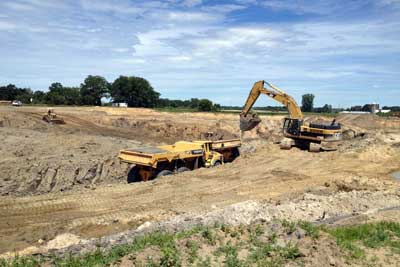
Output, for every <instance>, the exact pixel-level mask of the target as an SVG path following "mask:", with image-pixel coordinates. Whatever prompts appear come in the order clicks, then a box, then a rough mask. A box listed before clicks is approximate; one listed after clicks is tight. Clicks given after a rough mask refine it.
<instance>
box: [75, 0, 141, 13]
mask: <svg viewBox="0 0 400 267" xmlns="http://www.w3.org/2000/svg"><path fill="white" fill-rule="evenodd" d="M80 2H81V5H82V7H83V8H84V9H85V10H87V11H100V12H115V13H122V14H140V13H143V12H144V9H143V8H141V7H138V6H133V5H131V4H130V3H129V2H127V1H123V0H121V1H115V0H113V1H101V0H81V1H80Z"/></svg>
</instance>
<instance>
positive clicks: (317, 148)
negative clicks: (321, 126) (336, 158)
mask: <svg viewBox="0 0 400 267" xmlns="http://www.w3.org/2000/svg"><path fill="white" fill-rule="evenodd" d="M320 150H321V145H320V144H316V143H310V147H309V151H310V152H315V153H317V152H319V151H320Z"/></svg>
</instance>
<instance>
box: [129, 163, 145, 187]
mask: <svg viewBox="0 0 400 267" xmlns="http://www.w3.org/2000/svg"><path fill="white" fill-rule="evenodd" d="M141 181H142V178H141V177H140V176H139V170H138V168H137V167H136V166H133V167H132V168H130V170H129V171H128V178H127V182H128V184H130V183H137V182H141Z"/></svg>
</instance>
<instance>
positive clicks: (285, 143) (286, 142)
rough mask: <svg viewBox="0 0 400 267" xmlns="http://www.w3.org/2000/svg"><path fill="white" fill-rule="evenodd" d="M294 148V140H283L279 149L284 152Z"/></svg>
mask: <svg viewBox="0 0 400 267" xmlns="http://www.w3.org/2000/svg"><path fill="white" fill-rule="evenodd" d="M292 146H293V140H292V139H289V138H283V139H282V141H281V143H280V145H279V147H280V148H281V149H283V150H289V149H291V148H292Z"/></svg>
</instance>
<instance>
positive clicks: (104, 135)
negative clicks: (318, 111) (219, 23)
mask: <svg viewBox="0 0 400 267" xmlns="http://www.w3.org/2000/svg"><path fill="white" fill-rule="evenodd" d="M45 111H46V109H45V108H28V107H24V108H9V107H1V108H0V126H1V127H0V136H1V138H2V145H1V146H0V153H1V155H2V157H1V159H0V194H1V195H2V197H0V214H1V215H2V219H1V220H0V253H3V252H6V251H12V250H19V249H23V248H26V247H28V246H30V245H35V244H37V243H38V241H40V242H47V241H49V240H52V239H54V238H55V237H56V236H57V235H59V234H64V233H70V234H73V235H77V236H79V237H81V238H90V237H100V236H103V235H108V234H113V233H118V232H121V231H124V230H127V229H133V228H135V227H137V226H139V225H141V224H143V223H144V222H147V221H160V220H166V219H169V218H172V217H174V216H176V215H184V214H196V213H202V212H207V211H211V210H213V209H216V208H223V207H226V206H228V205H231V204H235V203H239V202H244V201H249V200H251V201H257V202H260V203H275V204H279V203H280V202H282V201H288V200H291V199H293V201H297V199H298V198H299V196H302V195H304V194H305V193H312V194H316V195H330V194H334V193H337V192H351V191H354V190H356V191H368V192H374V191H382V190H388V189H396V188H398V183H396V182H394V181H393V180H392V178H391V177H390V173H392V172H394V171H396V170H400V121H399V120H393V119H392V120H384V119H379V118H377V117H371V116H358V115H356V116H351V115H346V116H340V117H339V118H338V119H339V121H342V122H343V123H344V124H345V126H346V127H347V128H346V129H347V130H351V131H352V132H351V134H349V140H346V141H345V142H344V144H343V146H342V147H341V148H340V150H339V151H335V152H329V153H319V154H313V153H309V152H307V151H302V150H299V149H292V150H290V151H282V150H280V149H279V147H278V145H276V144H274V142H275V141H277V140H279V134H280V123H281V119H282V118H281V117H278V116H276V117H275V116H273V117H264V118H263V122H262V124H261V125H260V126H259V127H258V128H257V129H254V130H253V131H251V132H249V133H245V135H244V136H243V140H244V146H243V149H242V156H241V157H240V158H239V159H237V160H236V161H235V162H233V163H231V164H226V165H224V166H220V167H218V168H213V169H201V170H197V171H194V172H190V173H183V174H179V175H175V176H172V177H166V178H163V179H158V180H154V181H151V182H147V183H135V184H126V170H127V168H128V166H126V165H125V164H120V163H119V162H118V160H117V159H116V155H117V153H118V151H119V149H122V148H132V147H135V146H140V145H143V144H160V143H170V142H174V141H177V140H181V139H184V140H191V139H199V138H201V137H202V133H205V132H209V131H212V132H215V133H217V136H218V138H231V137H238V136H239V130H238V116H237V115H230V114H217V115H215V114H201V113H183V114H182V113H160V112H155V111H152V110H146V109H112V108H57V109H56V112H57V113H58V114H59V115H61V116H62V117H64V119H65V121H66V123H67V124H66V125H48V124H47V123H44V122H42V121H41V114H42V113H44V112H45ZM360 133H362V134H360ZM395 200H396V198H395V197H394V201H395ZM397 200H398V199H397ZM333 201H334V200H333ZM354 201H357V200H356V199H354ZM389 202H390V201H389ZM388 206H393V203H388ZM381 208H382V207H381Z"/></svg>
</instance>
